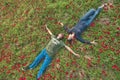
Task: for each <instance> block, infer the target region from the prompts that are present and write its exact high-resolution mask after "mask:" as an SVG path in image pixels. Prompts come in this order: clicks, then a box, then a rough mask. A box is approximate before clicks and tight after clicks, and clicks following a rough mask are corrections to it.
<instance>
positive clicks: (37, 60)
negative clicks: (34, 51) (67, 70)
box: [29, 49, 52, 79]
mask: <svg viewBox="0 0 120 80" xmlns="http://www.w3.org/2000/svg"><path fill="white" fill-rule="evenodd" d="M44 58H45V60H44V62H43V64H42V66H41V68H40V70H39V72H38V74H37V79H39V78H40V77H41V76H42V74H43V73H44V71H45V70H46V68H47V67H48V66H49V64H50V63H51V61H52V58H51V57H50V56H49V55H48V53H47V51H46V49H43V50H42V51H41V53H40V54H39V55H38V56H37V57H36V58H35V60H34V61H33V63H32V64H30V65H29V68H30V69H33V68H35V67H36V66H37V65H38V64H39V63H40V61H41V60H42V59H44Z"/></svg>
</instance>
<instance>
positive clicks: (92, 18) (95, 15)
mask: <svg viewBox="0 0 120 80" xmlns="http://www.w3.org/2000/svg"><path fill="white" fill-rule="evenodd" d="M101 10H102V8H98V9H97V10H96V11H95V14H94V15H93V16H92V17H91V18H90V21H89V23H91V22H92V21H93V20H94V19H95V18H96V17H97V16H98V15H99V13H100V12H101Z"/></svg>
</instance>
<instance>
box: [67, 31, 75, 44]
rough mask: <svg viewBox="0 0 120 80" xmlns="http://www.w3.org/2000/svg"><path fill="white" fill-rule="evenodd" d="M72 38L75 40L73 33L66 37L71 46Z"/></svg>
mask: <svg viewBox="0 0 120 80" xmlns="http://www.w3.org/2000/svg"><path fill="white" fill-rule="evenodd" d="M74 38H75V33H70V34H69V35H68V38H67V40H68V42H69V43H70V44H71V43H72V41H73V39H74Z"/></svg>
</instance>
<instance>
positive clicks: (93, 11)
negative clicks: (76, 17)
mask: <svg viewBox="0 0 120 80" xmlns="http://www.w3.org/2000/svg"><path fill="white" fill-rule="evenodd" d="M95 11H96V10H95V9H91V10H89V11H88V12H87V13H86V14H85V15H84V16H83V17H82V18H81V19H80V21H86V20H87V19H88V18H89V17H90V16H92V15H93V14H94V13H95Z"/></svg>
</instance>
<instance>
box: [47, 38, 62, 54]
mask: <svg viewBox="0 0 120 80" xmlns="http://www.w3.org/2000/svg"><path fill="white" fill-rule="evenodd" d="M63 46H64V43H63V42H62V41H59V40H57V39H56V38H55V37H52V39H51V40H50V42H49V43H48V45H47V46H46V50H47V52H48V54H49V55H50V56H54V54H55V53H57V51H58V50H59V49H60V48H61V47H63Z"/></svg>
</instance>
